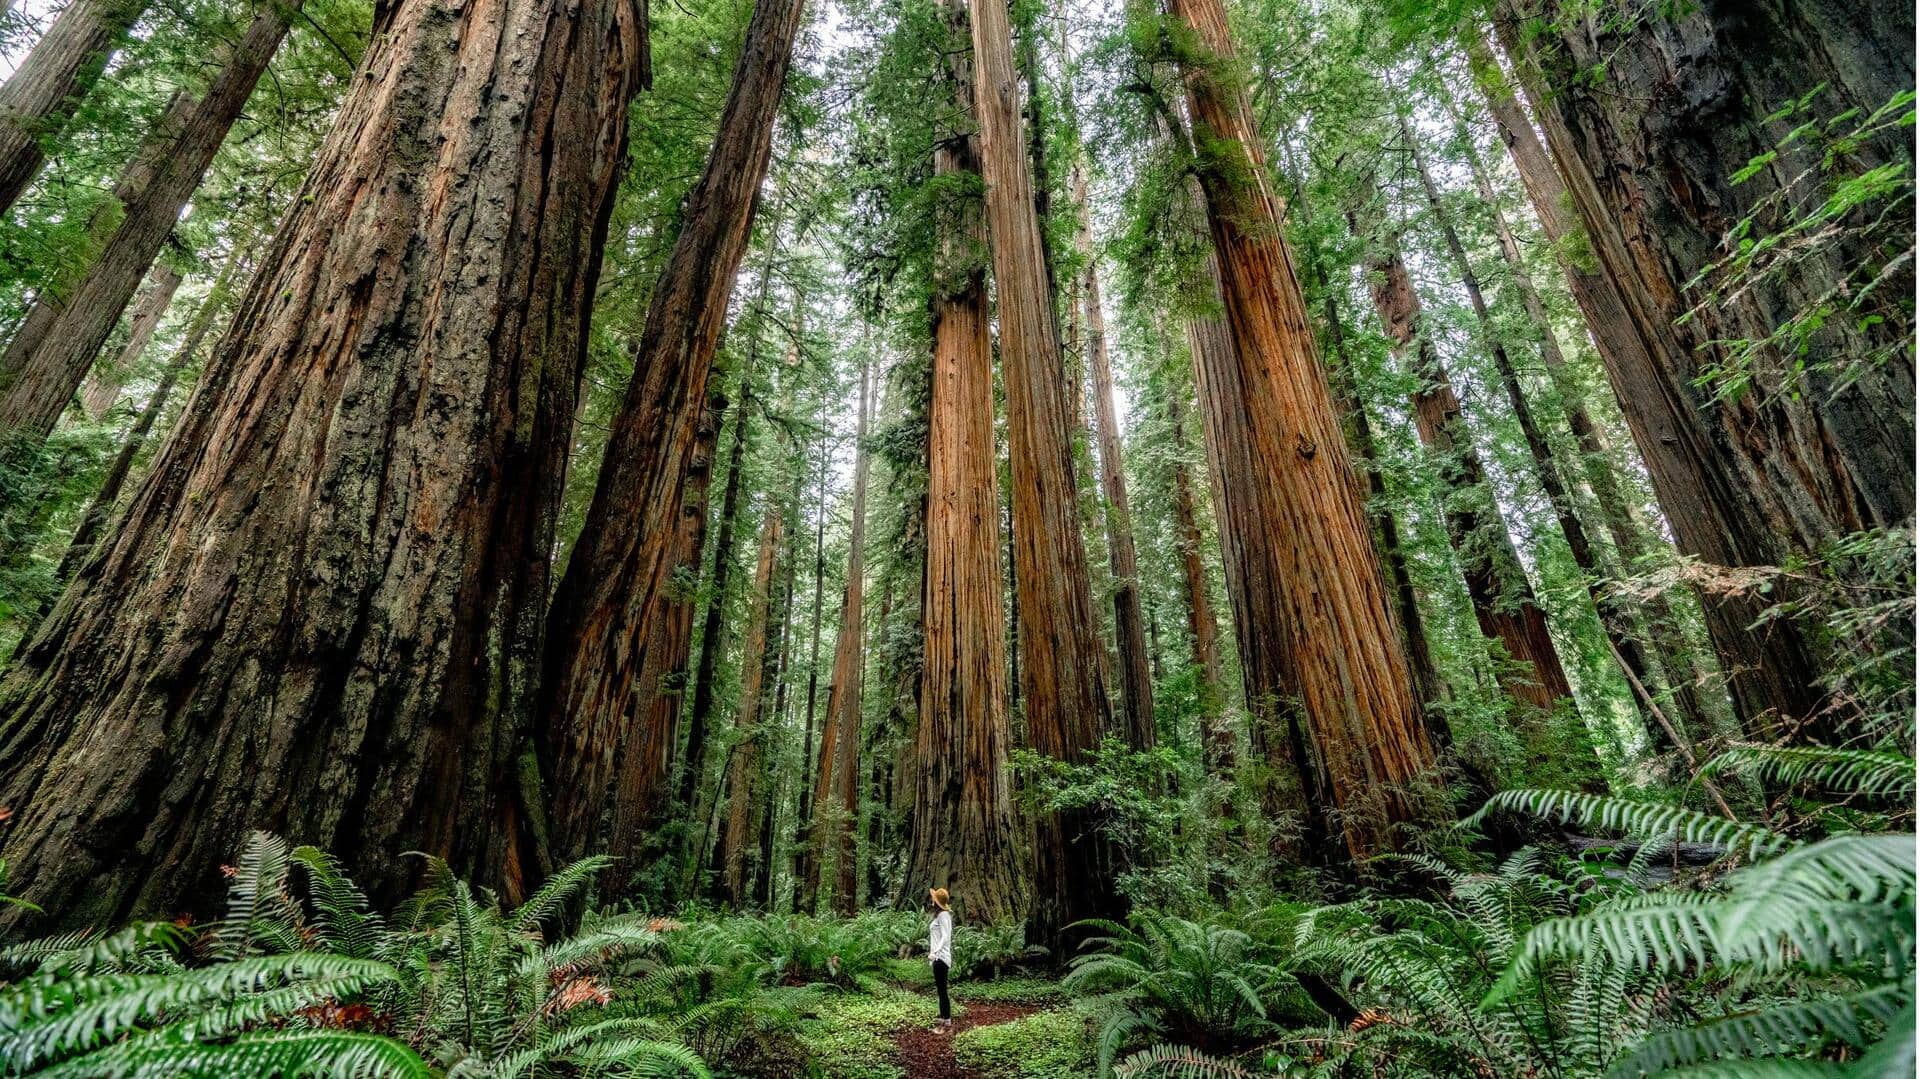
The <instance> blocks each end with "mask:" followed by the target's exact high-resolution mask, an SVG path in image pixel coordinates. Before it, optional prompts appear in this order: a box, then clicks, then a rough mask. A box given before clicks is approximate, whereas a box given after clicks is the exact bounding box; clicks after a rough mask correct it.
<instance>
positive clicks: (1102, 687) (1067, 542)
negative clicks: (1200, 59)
mask: <svg viewBox="0 0 1920 1079" xmlns="http://www.w3.org/2000/svg"><path fill="white" fill-rule="evenodd" d="M971 7H972V18H971V19H970V20H969V22H970V26H971V30H972V38H973V58H974V71H975V81H974V94H973V99H974V114H975V117H976V119H977V120H978V121H979V124H980V160H981V175H982V176H983V178H984V179H985V181H986V211H987V228H988V236H989V240H990V247H991V249H992V262H993V277H994V283H995V287H996V290H997V295H998V298H999V321H1000V361H1001V376H1002V381H1003V383H1004V385H1005V387H1006V398H1007V441H1008V451H1009V459H1010V462H1011V465H1012V487H1013V522H1014V533H1013V539H1014V555H1015V558H1014V561H1015V565H1016V567H1017V569H1016V572H1015V578H1016V580H1015V585H1016V588H1017V590H1018V592H1019V597H1020V599H1019V602H1020V614H1021V619H1022V622H1021V626H1020V640H1019V649H1020V657H1021V663H1020V666H1021V672H1020V674H1021V677H1022V679H1023V680H1024V683H1025V684H1024V693H1023V694H1022V696H1023V698H1024V700H1025V702H1026V721H1027V743H1028V744H1029V745H1031V746H1032V747H1033V748H1034V749H1035V750H1036V751H1038V752H1040V753H1044V754H1046V755H1047V756H1049V757H1052V758H1054V759H1056V760H1061V761H1066V762H1068V763H1074V762H1077V761H1079V760H1080V759H1081V758H1082V756H1083V755H1084V754H1086V753H1087V752H1088V751H1089V750H1091V749H1092V748H1093V747H1094V746H1096V745H1097V744H1098V743H1099V740H1100V738H1101V736H1102V735H1103V734H1104V733H1105V732H1106V731H1108V730H1110V729H1112V719H1111V716H1112V713H1111V711H1110V705H1109V702H1108V699H1107V687H1106V680H1105V677H1104V672H1103V670H1102V668H1103V667H1104V666H1105V652H1104V649H1103V646H1102V645H1101V643H1100V639H1099V634H1098V632H1097V626H1098V625H1099V622H1098V620H1097V616H1096V615H1095V614H1094V607H1093V595H1092V587H1091V583H1090V580H1091V579H1090V577H1089V574H1088V567H1087V553H1086V547H1085V543H1084V541H1083V539H1082V536H1081V532H1080V516H1079V509H1078V503H1079V491H1078V488H1077V486H1076V484H1075V481H1074V469H1073V446H1072V435H1071V430H1072V427H1073V425H1074V421H1073V418H1072V417H1070V416H1069V415H1068V413H1067V402H1066V392H1065V387H1064V386H1063V385H1062V384H1061V370H1062V367H1061V357H1060V339H1059V337H1058V334H1057V330H1056V327H1055V325H1054V318H1053V311H1054V304H1053V291H1052V288H1051V284H1050V281H1049V273H1050V270H1049V264H1048V262H1047V258H1046V252H1045V250H1044V249H1043V248H1042V245H1041V235H1040V221H1039V218H1038V216H1037V215H1036V214H1035V213H1034V205H1033V195H1032V191H1033V184H1032V180H1031V178H1030V176H1029V174H1028V170H1027V160H1026V157H1025V156H1024V154H1023V153H1022V152H1021V151H1022V147H1023V144H1024V142H1025V132H1024V130H1023V124H1022V119H1021V115H1020V108H1019V104H1020V86H1019V83H1018V81H1017V76H1016V74H1015V72H1014V66H1013V46H1012V39H1011V36H1010V34H1011V31H1010V29H1009V27H1008V24H1007V5H1006V2H1005V0H974V2H973V3H972V5H971ZM1034 830H1035V838H1034V855H1035V863H1036V864H1035V873H1034V890H1033V906H1032V909H1031V911H1030V913H1029V914H1028V918H1027V937H1028V939H1029V940H1030V941H1032V942H1034V943H1036V944H1040V945H1042V946H1045V947H1048V948H1051V949H1053V951H1054V952H1055V954H1056V955H1064V954H1066V953H1065V951H1064V950H1063V948H1062V946H1063V945H1064V944H1065V943H1066V942H1067V937H1066V927H1067V926H1068V925H1071V924H1072V923H1074V922H1077V921H1079V920H1081V919H1083V918H1091V917H1110V916H1112V915H1115V914H1117V913H1119V912H1120V910H1121V908H1122V905H1123V904H1122V900H1121V898H1120V895H1119V893H1118V892H1117V891H1116V890H1115V887H1114V878H1115V874H1116V872H1117V865H1116V858H1115V852H1114V850H1113V849H1112V845H1111V844H1110V843H1109V842H1108V841H1107V839H1106V838H1105V836H1104V835H1103V834H1102V832H1101V830H1100V828H1099V827H1098V824H1097V822H1096V820H1095V818H1094V816H1093V815H1092V814H1091V813H1089V812H1087V811H1084V810H1079V811H1064V812H1056V813H1044V814H1041V815H1040V817H1039V819H1038V820H1036V821H1035V829H1034Z"/></svg>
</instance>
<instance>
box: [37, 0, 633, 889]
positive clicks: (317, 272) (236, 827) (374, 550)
mask: <svg viewBox="0 0 1920 1079" xmlns="http://www.w3.org/2000/svg"><path fill="white" fill-rule="evenodd" d="M485 15H486V17H484V18H483V17H481V13H480V12H479V11H478V10H477V9H475V10H468V11H462V12H459V13H454V12H449V11H448V10H446V9H445V8H443V7H440V6H437V5H434V4H431V3H427V2H424V0H399V2H396V3H393V4H389V5H383V6H381V7H380V8H379V10H378V12H377V15H376V19H375V23H374V28H373V29H374V33H373V38H372V41H373V44H372V45H371V47H370V48H369V49H368V51H367V53H366V56H365V58H364V60H363V61H362V63H361V67H360V71H359V72H358V74H357V75H356V77H355V78H354V81H353V88H352V90H351V91H349V93H348V95H347V98H346V100H345V102H344V103H343V104H342V106H341V108H340V112H339V116H338V119H337V120H336V122H335V125H334V129H333V132H332V134H331V136H330V137H329V138H328V140H327V142H326V144H325V146H324V147H323V149H322V150H321V152H320V155H319V157H318V159H317V161H316V162H315V164H314V166H313V169H312V172H311V175H310V176H309V178H308V180H307V182H306V185H305V188H304V192H303V194H302V196H301V197H300V198H299V199H297V200H295V202H294V207H293V209H292V210H291V212H290V213H289V214H288V216H287V218H286V219H285V221H284V222H283V224H282V226H281V229H280V232H279V235H278V237H277V238H276V240H275V241H274V243H273V245H272V247H271V249H270V251H269V253H268V254H267V255H266V257H265V258H264V260H263V263H262V266H261V268H260V270H259V272H258V273H257V274H256V275H255V277H254V279H253V282H252V284H251V285H250V286H249V288H248V289H247V292H246V294H245V297H244V298H243V299H242V301H241V302H240V305H239V309H238V312H237V314H236V316H235V319H234V322H233V324H232V326H231V328H230V329H229V330H228V331H227V333H226V336H225V338H224V339H223V340H222V341H221V343H220V345H219V347H218V348H217V349H216V350H215V353H214V355H213V356H212V358H211V359H210V360H209V361H208V364H207V368H206V371H205V373H204V374H203V375H202V377H201V380H200V385H199V387H198V390H197V391H196V393H195V395H194V398H193V401H192V403H191V404H190V405H189V406H188V409H187V414H186V415H185V416H184V417H183V418H182V420H181V422H180V423H179V425H178V426H177V427H176V429H175V434H174V436H173V438H172V439H171V440H170V441H169V443H168V445H167V447H166V449H165V450H163V451H162V453H161V454H160V457H159V459H158V460H157V461H156V462H155V465H154V468H153V470H152V473H151V474H150V475H149V477H148V478H147V480H146V481H145V482H144V483H143V484H142V486H141V489H140V491H139V493H138V494H136V495H135V496H134V499H133V502H132V504H131V506H130V507H129V509H128V510H127V512H126V514H125V516H124V518H123V520H122V523H121V525H120V528H119V530H118V532H117V533H116V534H115V535H114V536H113V537H111V538H110V539H108V540H106V541H104V544H103V546H102V548H101V550H100V552H99V554H98V555H97V556H96V557H94V558H93V559H90V560H89V561H88V562H87V564H86V565H85V566H84V567H83V569H82V571H81V573H80V575H79V576H78V577H77V578H76V579H75V581H74V583H73V584H72V585H71V586H70V587H69V589H68V592H67V594H66V596H65V597H64V598H63V599H62V600H61V601H60V603H59V605H58V606H57V607H56V608H55V610H54V612H53V614H52V615H51V616H50V617H49V618H48V619H47V621H46V622H45V623H44V624H43V625H42V626H41V628H40V630H39V632H38V634H37V635H36V637H35V638H34V640H33V641H32V642H31V643H30V644H29V645H28V646H27V647H26V648H25V649H24V650H23V651H22V653H21V654H20V655H19V656H18V657H17V658H16V660H15V663H14V666H13V668H12V670H11V671H10V672H9V673H8V675H7V676H6V678H5V680H4V682H0V804H4V805H6V806H8V807H10V808H12V809H13V810H14V823H13V825H12V827H11V829H10V830H9V832H8V833H7V836H6V839H5V857H6V859H7V862H8V867H9V869H10V870H11V871H12V873H13V874H14V876H13V877H12V880H11V883H12V884H13V886H14V890H16V891H18V892H19V893H21V894H23V895H25V896H27V897H28V898H30V899H32V900H34V901H35V902H37V903H39V904H40V905H41V906H42V907H43V908H45V909H46V910H48V911H54V912H58V915H57V916H58V917H59V919H60V920H62V921H64V922H69V923H72V924H81V925H85V924H92V925H102V924H111V923H114V922H117V921H118V920H119V919H121V918H123V917H125V916H127V915H128V914H130V913H134V912H144V913H157V914H173V913H175V912H178V911H181V910H183V909H190V910H192V911H194V912H197V913H199V914H201V915H206V914H207V913H209V912H211V911H213V910H215V909H217V908H215V907H213V906H211V905H203V904H211V903H213V902H215V901H216V900H215V899H214V897H216V896H218V895H219V894H221V893H222V892H223V890H224V885H225V882H224V881H223V880H221V878H220V875H219V873H218V871H217V869H218V866H219V865H220V864H221V863H222V862H223V861H226V860H227V859H229V858H230V857H231V856H232V850H233V844H234V842H235V837H236V836H240V835H243V834H244V833H245V830H246V829H247V828H249V827H263V828H269V829H273V830H275V831H278V832H280V833H282V834H285V835H289V836H294V837H297V838H299V839H301V840H303V841H307V842H312V843H315V844H319V845H322V846H325V847H327V848H328V849H330V850H332V851H334V852H336V853H337V854H339V855H340V856H341V857H342V858H344V859H345V860H346V861H347V862H348V864H349V866H350V868H351V869H352V871H353V873H354V875H355V877H356V879H357V880H359V881H360V882H361V883H362V884H363V885H367V886H369V887H371V888H373V889H374V890H375V891H376V892H379V893H382V894H386V895H391V894H392V893H393V892H395V891H396V890H397V889H398V888H400V887H401V886H402V885H403V884H404V883H405V881H406V880H407V879H408V878H410V877H411V876H412V875H413V874H414V872H415V871H416V869H417V867H418V866H419V864H420V863H419V862H418V861H417V860H410V859H407V858H405V857H404V854H405V852H407V851H411V850H418V851H426V852H428V853H431V854H435V855H440V856H444V857H446V858H447V859H448V860H449V861H450V862H452V863H453V864H454V865H455V866H456V867H457V869H458V870H459V871H460V872H462V873H465V874H468V875H470V876H471V877H472V879H476V880H478V881H481V882H483V883H486V884H489V885H492V886H495V887H498V888H500V889H502V890H503V892H504V893H505V894H506V895H508V896H509V897H512V896H515V895H517V894H518V893H519V891H520V886H521V884H522V883H523V879H524V875H525V872H526V868H527V867H525V866H524V865H522V864H520V863H519V862H518V861H517V860H516V854H515V844H514V843H513V842H511V841H510V839H511V837H513V836H515V835H517V834H519V833H521V831H522V828H523V821H524V814H523V808H524V807H523V806H522V805H520V804H519V800H518V799H517V798H516V797H515V792H514V790H513V783H512V779H513V777H514V775H515V772H516V768H515V758H516V755H517V754H519V753H520V752H521V750H522V746H523V743H524V740H525V735H526V732H525V730H524V728H523V727H522V726H521V725H520V724H519V723H518V722H516V718H515V717H516V715H517V714H519V709H520V708H521V707H522V702H520V701H519V700H517V695H518V694H519V692H521V687H526V686H529V685H530V684H531V674H532V673H533V667H534V659H535V655H536V649H537V646H538V643H539V639H540V616H541V612H542V607H543V605H544V601H545V598H546V595H547V569H546V567H547V556H548V552H549V551H550V550H551V547H552V540H553V533H554V522H555V519H556V517H557V514H558V508H559V501H560V494H561V483H560V478H561V476H562V473H563V471H564V467H565V461H566V456H567V450H568V443H569V435H570V432H571V428H572V423H573V416H574V403H575V396H576V392H577V386H578V383H579V373H580V369H581V363H582V359H583V356H584V352H585V330H586V324H587V316H588V312H589V309H590V307H591V304H592V297H593V293H594V286H595V283H596V282H595V278H596V276H597V272H598V267H599V263H600V253H601V248H602V243H603V239H604V232H605V228H606V221H607V218H608V214H609V212H610V209H611V206H612V196H613V192H614V188H615V186H616V184H617V183H618V181H619V179H620V176H621V173H622V166H623V164H624V158H625V146H626V136H627V102H628V100H629V98H630V97H631V95H632V94H633V92H634V91H635V90H636V89H637V88H638V87H639V85H640V84H641V82H642V81H643V79H644V76H645V72H646V52H645V41H646V38H645V29H646V28H645V21H644V19H645V16H644V12H643V11H641V10H640V9H638V8H636V7H634V6H633V5H630V4H624V3H603V2H593V3H587V4H585V5H570V6H565V7H563V6H561V5H558V4H555V3H553V2H551V0H517V2H514V3H511V4H509V5H507V6H506V7H504V8H489V9H485Z"/></svg>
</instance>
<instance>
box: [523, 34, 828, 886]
mask: <svg viewBox="0 0 1920 1079" xmlns="http://www.w3.org/2000/svg"><path fill="white" fill-rule="evenodd" d="M803 7H804V0H761V2H759V3H757V4H756V5H755V6H754V11H753V18H752V19H751V20H750V21H749V22H748V24H747V34H746V41H745V43H744V44H743V45H742V46H741V52H740V59H739V62H738V64H737V65H736V66H735V68H734V73H733V86H732V88H731V89H730V90H729V91H728V94H727V103H726V107H725V109H724V110H723V111H722V113H721V116H720V125H719V128H718V129H717V130H716V132H715V135H714V141H713V149H712V152H711V153H710V154H709V156H708V158H707V166H706V170H705V171H704V172H703V173H701V176H700V180H699V182H698V183H696V184H695V185H694V188H693V190H692V191H691V192H689V193H688V195H687V198H686V203H685V210H684V213H683V215H682V224H681V228H680V236H679V238H678V239H677V240H676V241H675V243H674V247H673V254H672V255H671V256H669V258H668V260H667V266H666V269H664V270H663V271H662V272H661V275H660V281H659V283H658V284H657V285H656V286H655V287H654V291H653V298H652V300H651V301H650V302H649V304H648V307H647V318H646V323H645V326H644V327H643V328H642V330H641V333H640V340H639V341H638V342H637V343H636V345H635V347H634V357H635V363H634V377H633V381H632V382H630V383H628V385H627V392H626V397H625V399H624V401H623V402H622V403H621V407H620V412H619V414H618V415H617V416H615V418H614V420H613V429H612V431H611V432H610V434H609V436H608V439H607V449H606V457H605V460H604V462H603V463H602V465H601V468H600V475H599V479H598V482H597V484H596V486H595V488H594V493H593V503H592V505H591V507H590V508H589V509H588V511H587V517H586V522H585V524H584V525H583V526H582V528H581V532H580V538H579V540H578V541H577V542H576V543H575V544H574V547H573V553H572V556H571V557H570V559H569V560H568V563H567V571H566V575H565V577H564V578H563V579H562V580H561V582H560V587H559V590H558V591H557V592H556V593H555V594H554V599H553V606H552V610H551V613H550V616H549V620H548V634H549V638H550V644H549V648H548V650H547V662H546V665H545V671H544V674H543V677H542V679H541V687H542V688H541V693H540V696H541V701H542V704H543V706H544V714H543V717H542V722H541V723H540V724H539V730H540V733H541V739H542V741H541V765H542V778H543V779H544V781H545V783H546V789H547V790H548V791H549V792H551V793H552V794H554V795H556V796H558V795H559V794H560V793H561V792H565V797H564V798H557V799H556V801H555V803H554V807H553V808H554V819H553V821H552V827H553V841H554V843H555V845H556V848H557V850H558V851H559V852H561V853H562V854H563V855H565V856H568V857H573V856H577V855H578V854H579V853H581V852H582V850H583V848H584V845H585V844H586V843H587V842H588V841H590V840H591V838H592V828H593V827H594V825H595V823H596V822H597V821H598V819H599V816H600V808H601V807H600V803H601V800H602V794H603V792H604V791H605V789H606V776H607V770H608V767H609V765H610V764H611V761H612V757H613V752H614V749H615V747H617V746H619V745H620V744H621V743H623V742H624V741H626V739H627V738H628V737H629V736H630V732H631V727H632V718H631V717H632V712H631V709H630V707H629V705H630V701H631V695H632V691H633V683H634V679H635V677H636V676H637V674H638V673H639V671H640V669H641V668H642V667H643V666H644V665H645V658H646V657H645V652H646V649H647V644H648V640H649V638H650V637H651V636H652V633H653V623H654V622H655V621H656V620H657V619H658V618H659V617H660V608H661V606H662V603H661V599H662V597H663V595H664V593H665V592H666V585H667V583H668V575H669V574H670V573H671V572H672V569H673V561H674V560H673V554H674V550H675V547H676V544H675V535H676V533H677V532H678V529H677V528H676V527H675V526H676V524H677V522H678V519H679V513H680V505H681V502H682V500H683V498H684V497H685V494H684V493H685V488H686V477H687V465H688V462H689V460H690V459H691V458H692V456H693V452H694V445H695V438H694V432H695V429H696V428H697V427H698V425H699V418H700V413H701V410H702V407H703V405H704V403H705V401H706V397H707V377H708V374H709V372H710V371H711V369H712V365H713V354H714V351H715V349H716V348H718V346H719V343H720V334H721V332H722V331H723V330H724V329H725V328H726V319H727V298H728V296H729V295H731V293H732V292H733V282H734V277H735V275H736V274H737V273H738V272H739V269H740V260H741V258H742V256H744V255H745V254H746V249H747V241H748V237H749V236H750V235H751V234H752V231H753V216H754V209H755V205H756V201H757V199H756V196H757V195H758V193H759V190H760V184H761V181H762V180H763V179H764V178H765V176H766V173H767V162H768V159H769V157H770V156H771V153H772V144H773V122H774V117H775V115H776V114H777V112H778V111H779V105H780V98H781V96H782V90H783V88H784V86H785V84H786V75H787V65H788V61H789V60H790V58H791V56H792V53H793V41H794V37H795V35H796V34H797V33H798V32H799V28H800V17H801V11H802V9H803ZM743 419H744V415H743Z"/></svg>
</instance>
